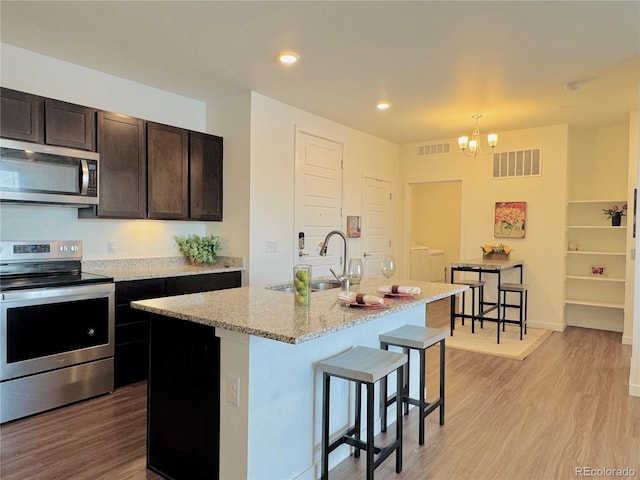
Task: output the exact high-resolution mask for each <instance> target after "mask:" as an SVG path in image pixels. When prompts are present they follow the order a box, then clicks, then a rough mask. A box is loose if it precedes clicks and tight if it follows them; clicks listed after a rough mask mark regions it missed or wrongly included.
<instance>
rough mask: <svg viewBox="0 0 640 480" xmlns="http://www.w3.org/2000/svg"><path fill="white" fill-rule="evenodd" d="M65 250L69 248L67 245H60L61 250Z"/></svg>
mask: <svg viewBox="0 0 640 480" xmlns="http://www.w3.org/2000/svg"><path fill="white" fill-rule="evenodd" d="M67 250H69V247H67V246H66V245H60V251H61V252H66V251H67Z"/></svg>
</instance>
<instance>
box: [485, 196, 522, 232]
mask: <svg viewBox="0 0 640 480" xmlns="http://www.w3.org/2000/svg"><path fill="white" fill-rule="evenodd" d="M526 211H527V202H496V213H495V217H494V221H493V236H494V237H496V238H524V231H525V214H526Z"/></svg>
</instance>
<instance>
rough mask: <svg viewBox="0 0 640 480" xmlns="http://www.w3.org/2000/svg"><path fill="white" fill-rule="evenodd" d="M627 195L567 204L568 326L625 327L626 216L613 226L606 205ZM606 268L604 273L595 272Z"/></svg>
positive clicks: (566, 309) (606, 328) (566, 300)
mask: <svg viewBox="0 0 640 480" xmlns="http://www.w3.org/2000/svg"><path fill="white" fill-rule="evenodd" d="M625 203H626V202H625V201H624V200H581V201H570V202H569V203H568V205H567V232H566V239H567V251H566V255H565V300H564V303H565V318H566V320H567V324H568V325H572V326H579V327H588V328H597V329H601V330H612V331H616V332H622V330H623V327H624V301H625V295H624V289H625V266H626V253H625V252H626V218H627V217H626V216H625V217H622V225H621V226H619V227H613V226H611V220H610V219H608V218H607V216H606V215H605V214H604V212H603V209H608V208H611V207H612V206H613V205H618V206H620V207H622V205H624V204H625ZM594 267H596V269H597V267H602V268H603V270H604V271H603V274H602V275H594V274H592V270H593V269H594Z"/></svg>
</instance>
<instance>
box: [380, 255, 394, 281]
mask: <svg viewBox="0 0 640 480" xmlns="http://www.w3.org/2000/svg"><path fill="white" fill-rule="evenodd" d="M381 271H382V275H384V276H385V277H386V279H387V280H389V279H390V278H391V277H392V276H393V274H394V273H396V262H395V260H394V259H393V256H392V255H385V256H384V257H382V268H381Z"/></svg>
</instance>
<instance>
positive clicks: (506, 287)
mask: <svg viewBox="0 0 640 480" xmlns="http://www.w3.org/2000/svg"><path fill="white" fill-rule="evenodd" d="M507 293H510V294H516V295H518V303H507ZM498 295H502V302H501V307H502V316H501V317H500V322H501V323H502V331H503V332H504V327H505V324H507V323H512V324H515V325H519V326H520V340H522V333H523V331H524V334H525V335H526V334H527V302H528V287H527V284H526V283H501V284H500V286H499V287H498ZM507 308H515V309H517V310H518V319H517V320H510V319H507V318H506V314H507ZM498 315H499V312H498ZM498 328H500V325H498ZM498 343H500V337H498Z"/></svg>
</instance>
